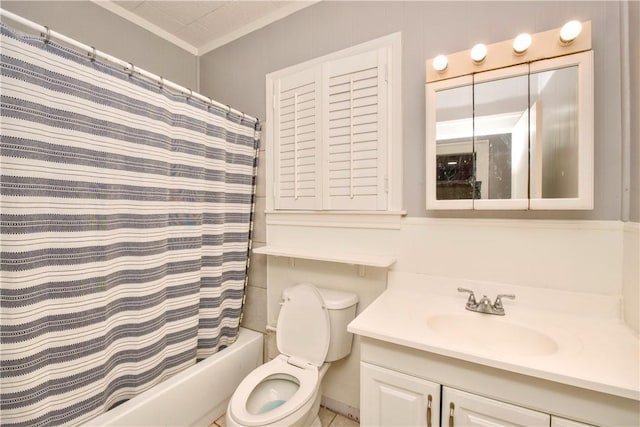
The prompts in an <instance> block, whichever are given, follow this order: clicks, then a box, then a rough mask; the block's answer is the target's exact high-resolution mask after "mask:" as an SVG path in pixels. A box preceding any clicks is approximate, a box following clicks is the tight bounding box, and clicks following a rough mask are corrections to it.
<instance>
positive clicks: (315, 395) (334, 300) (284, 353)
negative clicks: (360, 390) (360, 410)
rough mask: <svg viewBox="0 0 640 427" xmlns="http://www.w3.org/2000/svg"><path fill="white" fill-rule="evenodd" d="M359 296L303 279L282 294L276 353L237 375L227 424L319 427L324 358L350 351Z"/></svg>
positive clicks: (324, 366) (326, 361)
mask: <svg viewBox="0 0 640 427" xmlns="http://www.w3.org/2000/svg"><path fill="white" fill-rule="evenodd" d="M357 303H358V296H357V295H355V294H353V293H348V292H341V291H334V290H329V289H322V288H317V287H315V286H313V285H310V284H307V283H303V284H299V285H295V286H292V287H290V288H287V289H285V290H284V291H283V293H282V301H281V303H280V305H281V308H280V314H279V315H278V325H277V335H276V343H277V345H278V350H279V351H280V353H281V354H280V355H279V356H277V357H276V358H275V359H273V360H271V361H270V362H267V363H265V364H264V365H261V366H259V367H258V368H256V369H254V370H253V371H252V372H251V373H250V374H249V375H247V377H246V378H245V379H244V380H242V382H241V383H240V385H239V386H238V388H237V389H236V391H235V392H234V393H233V396H231V400H230V401H229V406H228V407H227V415H226V423H227V425H228V426H274V425H277V426H317V427H319V426H320V419H319V418H318V411H319V409H320V398H321V395H322V392H321V387H320V384H321V382H322V379H323V377H324V375H325V373H326V372H327V370H328V369H329V364H330V363H329V362H333V361H335V360H339V359H342V358H343V357H346V356H347V355H348V354H349V353H350V352H351V342H352V340H353V334H351V333H349V332H347V324H348V323H349V322H350V321H351V320H353V318H354V317H355V313H356V304H357Z"/></svg>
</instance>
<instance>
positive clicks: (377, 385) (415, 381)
mask: <svg viewBox="0 0 640 427" xmlns="http://www.w3.org/2000/svg"><path fill="white" fill-rule="evenodd" d="M360 368H361V370H360V375H361V384H360V406H361V407H360V423H361V425H363V426H428V427H432V426H433V427H436V426H437V425H438V423H439V419H440V384H436V383H432V382H429V381H425V380H423V379H420V378H416V377H412V376H410V375H405V374H401V373H399V372H395V371H391V370H389V369H384V368H381V367H379V366H375V365H370V364H368V363H365V362H361V363H360Z"/></svg>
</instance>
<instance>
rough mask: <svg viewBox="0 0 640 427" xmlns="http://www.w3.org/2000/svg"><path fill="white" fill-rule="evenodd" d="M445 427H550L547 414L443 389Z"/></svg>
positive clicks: (443, 421) (443, 425) (443, 420)
mask: <svg viewBox="0 0 640 427" xmlns="http://www.w3.org/2000/svg"><path fill="white" fill-rule="evenodd" d="M442 412H443V417H442V424H441V426H442V427H454V426H455V427H463V426H464V427H468V426H482V427H499V426H509V427H513V426H522V427H534V426H535V427H538V426H539V427H548V426H549V423H550V422H551V420H550V418H551V417H550V416H549V415H548V414H543V413H541V412H536V411H532V410H530V409H525V408H521V407H519V406H515V405H510V404H508V403H504V402H499V401H497V400H493V399H487V398H486V397H480V396H477V395H475V394H471V393H466V392H463V391H459V390H455V389H451V388H449V387H443V388H442Z"/></svg>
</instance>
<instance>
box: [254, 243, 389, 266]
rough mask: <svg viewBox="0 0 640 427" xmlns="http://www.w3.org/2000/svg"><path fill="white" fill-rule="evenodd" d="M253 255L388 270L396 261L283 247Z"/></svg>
mask: <svg viewBox="0 0 640 427" xmlns="http://www.w3.org/2000/svg"><path fill="white" fill-rule="evenodd" d="M253 252H254V253H257V254H266V255H273V256H280V257H287V258H300V259H312V260H316V261H327V262H338V263H341V264H353V265H360V266H363V267H381V268H389V267H391V266H392V265H393V263H395V262H396V259H395V258H393V257H389V256H378V255H364V254H357V253H349V254H344V253H343V254H341V253H337V252H334V251H331V253H327V252H326V251H314V250H309V249H299V248H290V247H284V246H263V247H261V248H255V249H253Z"/></svg>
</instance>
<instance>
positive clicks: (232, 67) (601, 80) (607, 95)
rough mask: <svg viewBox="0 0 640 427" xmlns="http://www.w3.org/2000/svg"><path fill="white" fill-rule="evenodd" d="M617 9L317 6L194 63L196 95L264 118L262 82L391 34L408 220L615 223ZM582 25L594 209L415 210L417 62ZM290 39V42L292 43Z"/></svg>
mask: <svg viewBox="0 0 640 427" xmlns="http://www.w3.org/2000/svg"><path fill="white" fill-rule="evenodd" d="M619 9H620V6H619V4H618V3H617V2H577V3H576V2H569V1H566V2H469V3H465V2H453V3H451V2H419V1H408V2H399V1H397V2H396V1H388V2H384V1H380V2H320V3H318V4H316V5H314V6H311V7H308V8H306V9H303V10H301V11H299V12H297V13H295V14H293V15H290V16H289V17H287V18H285V19H282V20H280V21H278V22H275V23H273V24H271V25H269V26H267V27H265V28H262V29H260V30H258V31H256V32H254V33H251V34H249V35H247V36H245V37H243V38H241V39H239V40H236V41H234V42H232V43H230V44H228V45H226V46H223V47H221V48H219V49H216V50H215V51H213V52H210V53H209V54H207V55H205V56H203V57H202V58H201V69H200V71H201V73H200V74H201V76H202V77H201V91H202V92H203V93H204V94H206V95H210V96H213V97H214V98H216V99H217V100H219V101H221V102H224V103H229V104H231V105H234V106H235V107H236V108H238V109H240V110H242V111H245V112H247V113H248V114H252V115H254V116H257V117H261V118H264V117H265V75H266V74H267V73H269V72H272V71H276V70H278V69H281V68H284V67H287V66H290V65H294V64H297V63H299V62H303V61H306V60H309V59H312V58H315V57H318V56H321V55H325V54H327V53H330V52H333V51H336V50H339V49H343V48H346V47H349V46H352V45H354V44H358V43H361V42H364V41H367V40H371V39H373V38H376V37H380V36H384V35H387V34H390V33H393V32H396V31H401V32H402V43H403V52H402V55H403V63H402V65H403V74H402V81H403V93H402V95H403V116H404V118H403V121H404V126H403V132H404V141H403V142H404V158H403V160H404V182H405V185H404V203H405V208H406V210H407V212H408V214H409V215H410V216H445V217H450V216H458V217H474V218H477V217H483V216H485V217H508V218H537V219H540V218H564V219H567V218H571V219H599V220H619V219H620V206H621V194H622V191H621V177H620V174H619V173H612V171H619V169H620V164H621V162H622V158H621V143H620V140H621V128H620V93H621V88H620V31H619V26H620V16H619V12H620V10H619ZM575 18H577V19H581V20H591V21H592V28H593V49H594V52H595V82H596V83H595V100H596V108H595V130H596V132H595V159H596V164H595V176H596V185H595V209H594V210H593V211H564V212H552V211H549V212H542V211H537V212H526V211H523V212H508V213H495V212H483V213H479V212H455V213H451V212H444V213H443V212H438V213H434V212H430V213H427V212H426V211H425V209H424V206H425V182H424V181H425V162H424V156H425V144H424V140H425V123H424V116H425V105H424V70H425V60H426V59H428V58H431V57H434V56H435V55H436V54H438V53H441V52H456V51H459V50H464V49H468V48H469V47H470V46H472V45H473V44H475V43H477V42H479V41H482V42H485V43H493V42H498V41H502V40H506V39H509V38H512V37H514V36H515V35H516V34H518V33H520V32H522V31H530V32H538V31H544V30H548V29H552V28H557V27H560V26H562V24H563V23H564V22H566V21H567V20H569V19H575ZM293 35H295V36H293Z"/></svg>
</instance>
